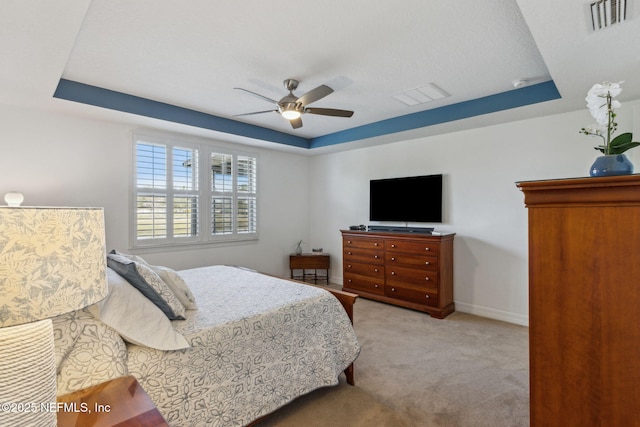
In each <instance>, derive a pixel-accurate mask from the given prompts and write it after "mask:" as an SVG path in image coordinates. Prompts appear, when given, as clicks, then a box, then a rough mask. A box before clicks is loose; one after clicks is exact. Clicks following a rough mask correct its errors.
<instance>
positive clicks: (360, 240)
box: [342, 237, 384, 250]
mask: <svg viewBox="0 0 640 427" xmlns="http://www.w3.org/2000/svg"><path fill="white" fill-rule="evenodd" d="M342 246H343V247H344V248H345V249H347V248H349V249H355V248H360V249H382V250H384V240H383V239H381V238H375V237H345V238H343V239H342Z"/></svg>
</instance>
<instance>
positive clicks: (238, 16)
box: [0, 0, 640, 138]
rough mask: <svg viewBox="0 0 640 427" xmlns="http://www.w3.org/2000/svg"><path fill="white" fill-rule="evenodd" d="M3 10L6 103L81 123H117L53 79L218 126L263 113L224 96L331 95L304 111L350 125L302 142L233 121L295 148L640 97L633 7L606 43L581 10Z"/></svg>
mask: <svg viewBox="0 0 640 427" xmlns="http://www.w3.org/2000/svg"><path fill="white" fill-rule="evenodd" d="M2 9H3V10H2V14H1V15H0V36H1V37H0V54H2V55H3V56H2V57H3V58H4V59H3V62H4V63H5V66H4V67H3V68H2V69H0V102H2V103H14V104H29V105H32V104H38V105H39V106H40V107H42V108H58V109H68V110H70V111H74V112H77V113H82V114H88V115H96V116H100V115H108V116H109V117H110V118H114V117H123V116H125V114H124V113H120V115H114V113H108V112H104V111H101V110H102V109H99V108H96V107H88V106H86V107H84V109H82V108H79V107H78V106H70V105H68V104H73V103H70V102H69V101H63V100H55V101H54V100H52V99H51V96H52V94H53V92H54V90H55V87H56V85H57V82H58V80H59V79H60V78H64V79H69V80H73V81H77V82H81V83H85V84H89V85H94V86H98V87H101V88H105V89H110V90H114V91H118V92H123V93H127V94H131V95H135V96H139V97H143V98H148V99H151V100H155V101H160V102H164V103H168V104H172V105H176V106H180V107H185V108H189V109H193V110H197V111H202V112H204V113H208V114H213V115H216V116H220V117H225V118H233V117H232V116H233V115H235V114H241V113H247V112H252V111H261V110H267V109H270V108H271V107H272V106H271V104H269V103H267V102H265V101H263V100H261V99H259V98H257V97H253V96H251V95H249V94H246V93H243V92H240V91H236V90H233V88H234V87H243V88H246V89H248V90H251V91H254V92H258V93H260V94H263V95H265V96H267V97H269V98H273V99H280V98H281V97H282V96H284V95H285V94H286V93H287V92H286V91H285V89H284V87H283V86H282V81H283V80H284V79H286V78H296V79H298V80H300V81H301V83H300V87H299V89H298V90H297V91H296V92H295V93H296V95H298V96H299V95H301V94H303V93H304V92H306V91H307V90H310V89H313V88H314V87H316V86H318V85H320V84H326V85H328V86H330V87H331V88H333V89H334V91H335V92H334V93H332V94H331V95H329V96H327V97H326V98H324V99H322V100H320V101H318V102H317V103H314V104H312V106H313V107H326V108H340V109H348V110H353V111H355V114H354V116H353V117H352V118H350V119H345V118H335V117H322V116H315V115H310V114H308V115H304V116H303V121H304V127H303V128H301V129H298V130H293V129H292V128H291V127H290V125H289V124H288V122H286V121H285V120H284V119H282V118H281V117H279V116H278V115H277V114H276V113H267V114H262V115H255V116H247V117H239V118H233V119H234V120H239V121H243V122H245V123H249V124H253V125H257V126H262V127H266V128H270V129H274V130H278V131H281V132H286V133H290V134H293V135H298V136H302V137H305V138H311V137H316V136H319V135H325V134H330V133H333V132H337V131H341V130H345V129H349V128H353V127H356V126H360V125H365V124H369V123H373V122H377V121H380V120H384V119H388V118H392V117H398V116H402V115H406V114H410V113H414V112H416V111H421V110H424V109H432V108H437V107H442V106H445V105H449V104H456V103H459V102H462V101H467V100H472V99H477V98H480V97H484V96H487V95H492V94H495V93H501V92H506V91H510V90H514V88H513V86H512V82H513V81H514V80H516V79H527V80H529V82H531V83H537V82H542V81H548V80H553V81H554V82H555V84H556V86H557V88H558V90H559V92H560V94H561V96H562V99H561V100H556V101H549V102H546V103H544V104H543V105H538V106H532V107H521V108H519V109H517V110H519V111H517V112H511V113H509V112H506V113H500V114H498V113H496V115H495V117H491V118H490V117H486V118H485V119H486V120H484V122H486V123H490V122H491V121H492V120H493V121H501V120H508V119H512V118H525V117H529V116H533V115H541V114H551V113H554V112H559V111H567V110H575V109H579V108H582V106H583V104H584V103H583V98H584V95H585V93H586V91H587V90H588V89H589V87H591V85H592V84H594V83H596V82H598V81H602V80H611V81H620V80H625V85H624V86H623V88H624V92H623V96H622V100H623V101H624V99H637V98H640V60H639V58H640V54H639V51H638V47H637V46H638V42H640V24H639V21H638V19H635V11H634V8H633V5H632V4H631V2H629V5H628V19H627V22H625V23H623V24H618V25H616V26H614V27H612V28H610V29H607V30H604V31H600V32H592V31H591V30H590V29H589V21H588V14H587V10H588V9H587V2H585V1H582V0H563V1H557V0H518V1H516V0H483V1H478V0H457V1H448V0H439V1H438V0H430V1H424V0H400V1H397V2H386V1H376V2H372V1H370V0H368V1H367V0H352V1H340V0H323V1H310V0H308V1H307V0H303V1H299V2H294V3H292V2H290V1H282V0H271V1H268V2H266V1H262V0H245V1H241V2H238V1H227V2H218V1H210V0H190V1H188V2H177V1H174V0H137V1H131V0H93V1H89V0H60V1H57V2H45V1H41V0H3V5H2ZM428 83H435V84H436V85H438V86H439V87H440V88H442V89H443V90H445V91H446V92H448V93H449V94H450V95H451V96H450V97H448V98H445V99H442V100H438V101H434V102H432V103H428V104H422V105H418V106H412V107H409V106H407V105H404V104H402V103H400V102H398V101H397V100H395V99H394V98H393V97H392V96H393V95H394V94H396V93H398V92H402V91H405V90H408V89H412V88H415V87H419V86H422V85H425V84H428ZM124 119H125V118H123V120H124ZM126 120H133V121H135V120H137V119H136V118H131V117H127V118H126ZM140 122H141V123H143V124H147V125H148V124H149V123H148V121H147V122H145V121H144V119H140ZM468 122H469V123H473V125H474V126H475V125H481V124H483V118H475V119H470V120H468ZM459 125H460V127H462V126H464V123H459ZM455 126H456V124H455V123H454V124H448V125H443V126H440V127H441V128H443V129H446V130H450V129H451V128H452V127H455ZM416 132H418V131H414V132H413V133H412V135H413V134H416ZM423 133H425V134H427V133H429V130H424V132H423Z"/></svg>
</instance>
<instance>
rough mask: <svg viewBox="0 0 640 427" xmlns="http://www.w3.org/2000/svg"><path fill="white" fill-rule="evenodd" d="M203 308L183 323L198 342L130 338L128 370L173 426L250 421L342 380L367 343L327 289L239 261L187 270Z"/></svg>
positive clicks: (190, 338) (178, 327)
mask: <svg viewBox="0 0 640 427" xmlns="http://www.w3.org/2000/svg"><path fill="white" fill-rule="evenodd" d="M179 273H180V275H181V276H182V277H183V278H184V279H185V281H186V282H187V283H188V285H189V287H190V288H191V290H192V291H193V293H194V295H195V297H196V300H197V304H198V307H199V308H198V310H188V311H187V316H186V317H187V318H186V320H180V321H173V322H172V323H173V325H174V327H175V328H176V330H178V331H179V332H181V333H182V334H183V335H184V336H185V337H186V338H187V340H188V341H189V343H190V344H191V346H192V347H191V348H189V349H185V350H178V351H159V350H154V349H150V348H147V347H141V346H137V345H131V344H128V345H127V347H128V361H127V364H128V370H129V373H130V374H132V375H134V376H135V377H136V378H138V380H139V381H140V383H141V384H142V386H143V388H144V389H145V390H146V391H147V393H148V394H149V395H150V396H151V398H152V399H153V401H154V402H155V403H156V405H157V406H158V408H159V410H160V412H161V413H162V414H163V415H164V416H165V418H166V419H167V420H168V422H169V423H170V424H171V425H172V426H176V427H178V426H179V427H187V426H242V425H246V424H248V423H250V422H251V421H253V420H255V419H257V418H260V417H261V416H263V415H265V414H268V413H270V412H273V411H274V410H276V409H277V408H279V407H281V406H283V405H285V404H286V403H288V402H290V401H292V400H293V399H295V398H296V397H298V396H301V395H303V394H306V393H309V392H310V391H312V390H315V389H317V388H320V387H324V386H330V385H336V384H337V383H338V376H339V375H340V373H341V372H342V371H343V370H344V369H345V368H346V367H347V366H348V365H349V364H350V363H352V362H353V361H354V360H355V358H356V357H357V356H358V353H359V351H360V345H359V344H358V340H357V337H356V335H355V332H354V330H353V328H352V326H351V323H350V320H349V318H348V316H347V315H346V313H345V311H344V309H343V308H342V305H341V304H340V303H339V302H338V300H337V299H336V298H335V297H334V296H333V295H331V294H330V293H329V292H327V291H325V290H324V289H318V288H314V287H310V286H304V285H299V284H296V283H292V282H289V281H286V280H282V279H277V278H274V277H270V276H266V275H263V274H259V273H254V272H251V271H247V270H243V269H240V268H235V267H227V266H212V267H203V268H197V269H191V270H183V271H180V272H179Z"/></svg>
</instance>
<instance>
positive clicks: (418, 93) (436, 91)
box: [392, 83, 449, 106]
mask: <svg viewBox="0 0 640 427" xmlns="http://www.w3.org/2000/svg"><path fill="white" fill-rule="evenodd" d="M392 96H393V97H394V98H395V99H397V100H398V101H400V102H402V103H403V104H407V105H409V106H411V105H418V104H425V103H427V102H431V101H435V100H438V99H442V98H446V97H448V96H449V94H448V93H447V92H445V91H443V90H442V89H440V88H439V87H438V86H436V85H435V84H433V83H429V84H427V85H425V86H421V87H417V88H415V89H409V90H406V91H404V92H400V93H396V94H395V95H392Z"/></svg>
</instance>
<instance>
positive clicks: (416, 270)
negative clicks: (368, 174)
mask: <svg viewBox="0 0 640 427" xmlns="http://www.w3.org/2000/svg"><path fill="white" fill-rule="evenodd" d="M341 232H342V248H343V269H344V272H343V289H344V290H345V291H348V292H353V293H356V294H358V295H360V296H362V297H364V298H369V299H373V300H377V301H382V302H386V303H390V304H395V305H399V306H402V307H406V308H411V309H414V310H420V311H423V312H426V313H429V314H430V315H431V316H432V317H436V318H439V319H442V318H444V317H445V316H447V315H449V314H451V313H453V312H454V311H455V305H454V303H453V238H454V235H455V234H445V235H440V236H433V235H431V234H418V233H410V234H403V233H387V232H370V231H350V230H349V231H347V230H342V231H341Z"/></svg>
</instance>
